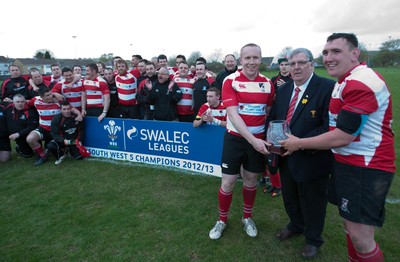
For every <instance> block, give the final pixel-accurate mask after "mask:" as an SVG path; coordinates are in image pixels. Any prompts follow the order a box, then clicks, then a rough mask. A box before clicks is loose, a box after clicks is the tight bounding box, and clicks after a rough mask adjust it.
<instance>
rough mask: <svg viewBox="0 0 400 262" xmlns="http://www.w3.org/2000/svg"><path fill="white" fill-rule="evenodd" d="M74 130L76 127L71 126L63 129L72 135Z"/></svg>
mask: <svg viewBox="0 0 400 262" xmlns="http://www.w3.org/2000/svg"><path fill="white" fill-rule="evenodd" d="M75 131H76V127H71V128H69V129H67V130H65V133H67V134H69V135H72V134H74V133H75Z"/></svg>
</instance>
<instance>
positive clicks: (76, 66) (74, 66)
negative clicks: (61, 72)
mask: <svg viewBox="0 0 400 262" xmlns="http://www.w3.org/2000/svg"><path fill="white" fill-rule="evenodd" d="M75 67H79V68H80V69H81V70H82V67H81V66H80V65H74V66H73V67H72V69H74V68H75Z"/></svg>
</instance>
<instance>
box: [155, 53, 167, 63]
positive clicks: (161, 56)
mask: <svg viewBox="0 0 400 262" xmlns="http://www.w3.org/2000/svg"><path fill="white" fill-rule="evenodd" d="M161 59H165V60H167V61H168V58H167V56H166V55H164V54H161V55H159V56H157V62H159V61H160V60H161Z"/></svg>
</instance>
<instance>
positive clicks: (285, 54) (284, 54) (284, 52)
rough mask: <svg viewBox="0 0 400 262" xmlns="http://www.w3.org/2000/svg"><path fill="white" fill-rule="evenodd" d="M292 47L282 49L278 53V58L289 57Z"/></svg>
mask: <svg viewBox="0 0 400 262" xmlns="http://www.w3.org/2000/svg"><path fill="white" fill-rule="evenodd" d="M292 50H293V47H291V46H286V47H284V48H283V49H282V50H281V51H280V52H279V53H278V58H281V57H289V54H290V52H292Z"/></svg>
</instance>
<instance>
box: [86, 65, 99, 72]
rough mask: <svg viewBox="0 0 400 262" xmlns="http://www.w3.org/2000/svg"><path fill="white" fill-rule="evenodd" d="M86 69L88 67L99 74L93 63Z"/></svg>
mask: <svg viewBox="0 0 400 262" xmlns="http://www.w3.org/2000/svg"><path fill="white" fill-rule="evenodd" d="M86 67H89V68H90V69H91V70H93V71H95V72H96V73H98V72H99V68H98V67H97V65H96V64H95V63H90V64H87V65H86Z"/></svg>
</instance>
